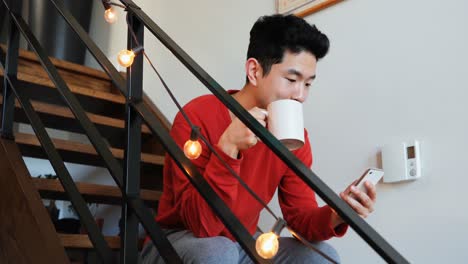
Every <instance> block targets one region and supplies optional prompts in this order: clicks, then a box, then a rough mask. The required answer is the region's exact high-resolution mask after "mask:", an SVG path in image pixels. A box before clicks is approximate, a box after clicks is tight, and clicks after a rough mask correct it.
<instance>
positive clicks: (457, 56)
mask: <svg viewBox="0 0 468 264" xmlns="http://www.w3.org/2000/svg"><path fill="white" fill-rule="evenodd" d="M136 2H137V3H138V4H140V5H141V6H142V7H143V9H144V10H146V12H147V13H148V14H149V15H150V16H151V17H152V18H153V20H155V21H156V22H157V23H158V24H159V25H160V26H161V27H162V28H163V29H164V30H166V32H168V34H169V35H170V36H171V37H172V38H173V39H174V40H175V41H176V42H177V43H178V44H179V45H180V46H182V47H183V48H184V49H185V50H186V51H187V52H188V53H189V54H190V55H191V56H192V57H193V58H194V59H195V60H196V61H197V62H198V63H199V64H201V66H202V67H203V68H204V69H205V70H206V71H207V72H208V73H209V74H211V75H212V76H213V77H214V78H215V79H216V80H217V81H218V82H219V83H220V84H221V85H222V86H223V87H225V88H226V89H230V88H239V87H241V86H242V84H243V82H244V73H243V72H244V69H243V65H244V60H245V53H246V49H247V44H248V32H249V29H250V27H251V25H252V24H253V22H254V21H255V20H256V18H257V17H259V16H260V15H263V14H271V13H273V11H274V1H273V0H262V1H246V0H244V1H215V0H210V1H208V0H206V1H183V4H182V3H181V1H161V0H158V1H148V0H147V1H136ZM448 2H449V1H445V2H444V1H435V0H426V1H422V0H419V1H402V0H400V1H383V0H380V1H379V0H374V1H371V0H367V1H365V0H352V1H351V0H349V1H345V2H343V3H340V4H338V5H336V6H334V7H331V8H329V9H327V10H324V11H321V12H319V13H317V14H314V15H312V16H309V17H307V20H308V21H309V22H311V23H315V24H317V26H318V27H319V28H320V29H321V30H323V31H324V32H325V33H326V34H328V36H329V37H330V39H331V50H330V53H329V55H328V56H327V57H326V58H325V59H324V60H323V61H321V62H320V63H319V68H318V79H317V81H316V83H315V84H314V88H313V89H312V92H311V95H310V98H309V100H308V102H307V103H306V106H305V115H306V127H307V128H308V130H309V132H310V135H311V141H312V146H313V150H314V157H315V158H314V160H315V162H314V166H313V170H314V171H315V172H316V173H317V174H318V175H320V176H321V178H322V179H323V180H324V181H325V182H326V183H327V184H329V185H330V187H331V188H332V189H334V190H335V191H336V192H339V191H341V190H342V189H343V188H345V187H346V186H347V185H348V184H349V183H350V182H351V181H352V180H354V179H355V178H356V177H358V176H359V175H360V174H361V172H362V171H363V170H364V169H365V168H367V167H369V166H372V167H374V166H380V165H381V164H380V163H379V150H380V147H381V146H382V145H384V144H386V143H390V142H401V141H405V140H409V139H419V140H420V141H421V144H422V146H421V147H422V161H423V166H424V167H423V178H422V179H420V180H418V181H415V182H409V183H401V184H380V185H379V186H378V192H379V196H378V202H377V205H376V211H375V213H374V214H373V215H372V216H371V217H369V218H368V221H369V223H370V224H371V225H372V226H373V227H375V228H376V230H377V231H378V232H379V233H380V234H381V235H382V236H383V237H384V238H386V239H387V240H388V241H389V242H390V243H391V244H392V245H393V246H394V247H395V248H396V249H397V250H399V251H400V252H401V253H402V254H403V255H404V256H405V257H406V258H407V259H408V260H410V261H411V262H413V263H440V262H446V263H459V262H462V261H463V260H464V259H467V258H468V251H466V250H463V249H464V246H465V245H467V244H468V231H467V229H466V228H465V226H466V223H468V213H467V210H466V206H463V205H462V201H463V200H467V198H468V197H467V196H468V195H467V192H466V191H465V188H464V187H465V186H466V185H467V184H468V178H466V177H464V176H466V172H464V171H463V164H467V163H468V158H467V157H468V156H467V155H466V154H465V150H466V149H467V148H468V140H467V139H466V138H465V136H466V135H468V125H467V123H466V121H465V122H464V121H463V120H465V119H466V118H463V117H462V116H463V115H464V114H465V113H467V112H468V111H467V110H468V109H467V108H468V106H467V104H466V101H467V97H468V91H467V90H466V87H467V84H468V81H467V79H466V78H464V76H466V75H467V71H468V68H467V67H466V65H465V61H466V60H467V59H468V51H467V50H466V49H465V47H467V46H468V43H467V42H468V37H467V35H466V29H465V26H464V25H466V24H468V17H467V16H466V15H465V13H466V10H468V2H466V1H462V0H454V1H450V3H448ZM111 33H112V34H110V41H109V43H110V46H109V50H110V51H109V54H110V53H113V52H117V51H118V50H119V48H116V46H120V47H125V44H126V43H125V42H126V33H125V31H124V30H123V28H122V27H121V28H120V29H119V30H115V29H114V30H112V32H111ZM148 35H149V34H147V38H146V40H145V41H146V45H145V47H146V51H147V52H148V54H149V55H150V57H151V58H152V60H153V61H154V62H155V63H156V65H157V67H158V68H159V69H160V70H161V73H162V74H163V75H164V76H165V77H166V81H167V82H168V84H169V86H170V87H171V88H172V89H173V90H174V91H175V94H176V96H177V98H179V99H180V101H181V102H182V103H185V102H187V101H188V100H190V99H192V98H194V97H196V96H198V95H200V94H204V93H207V92H208V91H207V90H206V89H205V88H203V86H202V85H201V84H200V83H199V82H198V81H196V80H195V79H194V78H193V77H191V75H190V74H189V73H188V72H187V70H185V69H184V68H183V67H182V66H181V65H180V63H178V62H176V61H175V59H174V58H173V57H172V56H170V54H168V52H166V51H165V50H164V49H161V47H160V45H159V44H157V42H156V41H155V40H154V39H153V38H152V37H148ZM144 74H145V90H146V92H147V93H148V94H149V95H150V96H151V97H152V98H153V100H154V101H155V102H156V103H157V104H158V105H159V106H160V107H161V108H162V110H163V111H164V112H165V113H166V115H167V116H168V118H169V119H172V118H173V116H174V115H175V113H176V108H175V106H174V105H173V104H172V103H171V102H170V101H169V100H168V97H167V96H166V93H165V92H164V91H163V90H162V89H161V87H160V85H158V83H159V82H158V81H157V79H156V77H155V75H154V74H153V73H152V72H151V71H150V69H149V67H146V69H145V73H144ZM272 206H273V207H275V210H276V211H277V212H279V209H278V207H277V205H276V204H274V205H273V204H272ZM261 226H263V227H264V228H265V229H268V228H269V227H270V226H271V220H270V219H268V217H265V218H264V219H263V220H262V223H261ZM331 243H332V244H333V245H334V246H335V247H336V248H337V249H338V250H339V252H340V255H341V256H342V260H343V262H344V263H381V262H383V261H382V260H381V259H380V257H379V256H378V255H376V254H375V253H374V252H373V251H372V250H371V249H370V248H369V247H368V246H367V244H365V242H363V241H362V240H361V239H360V238H359V237H358V236H357V235H356V234H355V233H354V232H353V231H352V230H350V231H349V233H348V234H347V235H346V236H345V237H344V238H342V239H332V240H331Z"/></svg>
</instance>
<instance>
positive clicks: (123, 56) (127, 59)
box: [117, 50, 135, 67]
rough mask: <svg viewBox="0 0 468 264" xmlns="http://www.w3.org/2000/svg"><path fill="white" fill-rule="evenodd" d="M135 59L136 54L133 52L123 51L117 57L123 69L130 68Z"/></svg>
mask: <svg viewBox="0 0 468 264" xmlns="http://www.w3.org/2000/svg"><path fill="white" fill-rule="evenodd" d="M133 58H135V52H133V51H131V50H122V51H120V52H119V55H117V60H118V61H119V64H120V65H122V67H130V66H132V63H133Z"/></svg>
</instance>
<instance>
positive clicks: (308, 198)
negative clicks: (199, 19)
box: [142, 15, 376, 263]
mask: <svg viewBox="0 0 468 264" xmlns="http://www.w3.org/2000/svg"><path fill="white" fill-rule="evenodd" d="M328 48H329V40H328V38H327V36H326V35H324V34H323V33H321V32H320V31H319V30H318V29H317V28H316V27H315V26H311V25H309V24H308V23H307V22H306V21H305V20H303V19H301V18H298V17H295V16H291V15H288V16H283V15H273V16H264V17H261V18H260V19H258V20H257V22H256V23H255V24H254V26H253V27H252V29H251V31H250V44H249V47H248V52H247V61H246V64H245V69H246V76H247V80H246V83H245V85H244V86H243V87H242V89H240V90H232V91H229V93H230V94H231V95H232V96H233V97H234V99H235V100H237V101H238V102H239V104H241V105H242V106H243V107H244V108H245V109H247V110H248V111H249V112H250V114H251V115H252V116H253V117H254V118H256V119H257V120H258V122H259V123H260V124H262V125H264V126H266V122H267V117H266V114H265V110H264V109H265V108H266V107H267V105H268V104H270V103H271V102H273V101H277V100H281V99H292V100H296V101H298V102H300V103H303V102H304V101H305V100H306V99H307V95H308V92H309V89H310V87H311V85H312V83H313V80H314V79H315V77H316V74H315V72H316V66H317V61H318V60H319V59H321V58H323V57H324V56H325V55H326V53H327V52H328ZM184 110H185V112H186V113H187V114H188V115H189V118H190V119H191V120H192V122H193V123H194V124H195V125H197V126H199V127H201V132H202V133H203V134H204V136H205V137H206V138H207V139H209V140H210V142H211V144H212V145H213V146H214V147H215V148H216V150H217V151H218V152H219V153H220V155H221V156H222V157H223V159H224V160H225V161H226V162H227V163H228V164H229V165H230V166H231V167H232V169H234V170H235V172H236V173H237V174H238V175H239V176H240V177H241V178H242V179H243V180H244V181H245V182H246V184H247V185H248V186H249V187H250V188H251V189H252V190H253V191H254V192H255V193H256V194H257V195H258V196H259V197H260V198H261V199H263V201H265V202H268V201H270V200H271V198H272V197H273V195H274V193H275V191H276V190H278V197H279V203H280V207H281V210H282V212H283V216H284V219H285V220H286V222H287V223H288V225H289V226H291V227H292V229H293V230H295V231H296V232H298V233H299V234H300V235H301V236H303V237H304V238H306V239H307V240H308V241H311V242H313V243H314V246H315V247H316V248H318V249H319V250H321V251H323V252H324V253H325V254H327V255H329V256H330V257H331V258H333V259H335V260H338V259H339V256H338V254H337V253H336V251H335V250H334V249H333V248H332V247H331V246H330V245H329V244H327V243H325V242H323V241H324V240H327V239H330V238H332V237H339V236H343V235H344V234H345V232H346V230H347V228H348V226H347V225H346V224H345V223H344V221H343V220H342V219H341V218H340V217H339V216H338V215H337V214H336V213H335V212H334V211H333V210H332V209H331V208H330V207H329V206H323V207H319V206H318V204H317V202H316V198H315V193H314V191H313V190H311V189H310V188H309V186H307V185H306V184H305V183H304V182H303V181H302V180H301V179H300V178H299V177H298V176H297V175H296V174H295V173H294V172H293V171H291V170H290V169H289V168H288V167H287V166H286V165H285V164H284V163H283V162H282V161H281V160H280V159H279V158H278V157H276V156H275V155H274V154H273V153H272V152H271V150H270V149H269V148H268V147H266V146H265V145H264V144H263V143H262V142H259V141H258V139H257V137H256V136H255V135H254V134H253V133H252V131H250V130H249V129H248V128H247V127H246V126H245V125H244V124H243V123H242V122H241V121H240V120H239V119H238V118H236V117H235V116H234V115H233V114H232V113H231V112H229V110H228V109H227V108H226V107H225V106H224V105H223V104H222V103H220V102H219V101H218V100H217V99H216V98H215V97H214V96H213V95H205V96H201V97H198V98H196V99H194V100H192V101H191V102H189V103H188V104H187V105H186V106H184ZM190 132H191V129H190V126H189V125H188V124H187V123H186V122H185V120H184V119H183V117H182V115H181V113H178V114H177V116H176V118H175V120H174V123H173V127H172V130H171V136H172V137H173V138H174V140H175V141H176V142H177V143H178V144H179V146H180V147H181V148H182V147H183V145H184V143H185V142H186V140H187V139H188V138H190ZM304 139H305V140H304V141H305V144H304V146H302V147H301V148H299V149H297V150H294V151H293V153H294V154H295V155H296V156H297V157H298V158H299V159H300V160H301V161H302V162H303V163H304V164H305V165H307V166H309V167H310V166H311V165H312V150H311V146H310V142H309V138H308V133H307V131H306V130H305V131H304ZM193 163H194V164H195V165H196V166H197V167H198V169H199V171H200V173H202V174H203V176H204V177H205V179H206V180H207V181H208V183H209V184H210V185H211V187H212V188H213V189H214V190H215V191H216V192H217V194H218V195H219V196H220V197H221V199H223V201H224V202H225V203H226V205H227V206H229V207H230V209H231V210H232V211H233V213H234V214H235V215H236V216H237V217H238V218H239V220H240V221H241V222H242V224H243V225H244V226H245V227H246V228H247V229H248V230H249V231H250V232H251V234H252V236H254V237H256V236H258V234H256V228H257V224H258V220H259V216H260V212H261V210H262V209H263V208H262V206H261V205H260V204H259V203H258V202H256V201H255V200H254V198H252V197H251V195H249V194H248V193H247V191H246V190H245V189H244V188H242V187H240V184H239V182H238V181H237V180H236V179H235V178H234V177H233V176H232V175H230V173H229V171H228V170H227V169H226V168H224V166H223V165H222V163H221V162H220V161H219V160H218V159H217V158H216V157H215V155H212V153H211V152H210V150H209V149H208V148H207V147H206V146H204V147H203V152H202V154H201V156H200V157H199V158H198V159H196V160H193ZM365 187H366V188H367V189H366V191H365V192H363V191H360V190H359V189H358V188H356V187H355V186H354V185H353V184H352V185H350V186H349V187H348V188H347V189H346V190H344V191H343V192H342V193H340V197H341V198H342V199H343V200H344V201H346V202H347V203H348V204H349V205H350V206H351V208H353V209H354V210H355V211H356V212H357V213H358V214H359V215H361V216H362V217H367V216H368V215H369V214H370V213H371V212H372V211H373V208H374V203H375V199H376V191H375V186H374V185H373V184H371V183H365ZM351 194H352V195H351ZM156 220H157V222H158V223H159V224H160V225H161V226H162V227H164V228H165V229H166V232H167V234H168V239H169V241H171V242H172V245H173V246H174V248H175V249H176V251H177V252H178V254H179V255H180V256H181V257H182V258H183V261H184V262H191V263H192V262H193V263H249V261H250V259H249V258H248V256H246V254H245V252H244V251H243V250H242V249H241V248H240V246H239V244H238V243H237V242H236V241H235V239H234V238H233V237H232V235H231V234H230V232H229V231H228V230H227V229H226V228H225V227H224V224H223V223H222V222H221V221H220V220H219V219H218V217H217V216H216V215H215V214H214V213H213V212H212V210H211V208H210V207H209V206H208V205H207V203H206V202H205V201H204V200H203V198H202V197H201V196H200V194H199V193H198V192H197V191H196V190H195V189H194V187H193V186H192V185H191V184H190V183H189V181H188V180H187V178H186V177H185V175H184V174H183V172H182V171H180V169H179V168H178V167H177V166H176V164H175V162H174V161H173V160H172V159H171V158H169V157H167V158H166V163H165V166H164V190H163V195H162V197H161V199H160V202H159V211H158V216H157V218H156ZM280 245H281V246H280V251H279V252H278V254H277V255H276V257H275V258H274V259H273V261H274V262H275V263H295V262H296V263H297V262H300V263H327V260H326V259H324V258H322V257H321V256H319V255H318V254H317V253H316V252H314V251H312V250H310V249H308V248H307V247H306V246H305V245H303V244H301V243H300V242H298V241H297V240H296V239H294V238H280ZM142 257H143V261H144V262H143V263H161V262H162V259H161V258H160V256H159V254H158V253H157V250H156V248H155V247H154V246H153V245H152V243H151V242H148V243H147V244H146V245H145V247H144V249H143V251H142Z"/></svg>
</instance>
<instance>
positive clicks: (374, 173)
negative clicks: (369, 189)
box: [354, 168, 384, 192]
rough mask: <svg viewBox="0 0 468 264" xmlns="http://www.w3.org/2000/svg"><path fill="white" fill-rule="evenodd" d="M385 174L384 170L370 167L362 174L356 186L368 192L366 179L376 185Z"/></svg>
mask: <svg viewBox="0 0 468 264" xmlns="http://www.w3.org/2000/svg"><path fill="white" fill-rule="evenodd" d="M383 175H384V171H383V170H381V169H375V168H369V169H367V170H366V171H365V172H364V173H363V174H362V176H361V177H360V178H359V179H358V180H357V182H356V183H355V184H354V186H356V187H357V188H358V189H359V190H361V191H363V192H366V186H365V185H364V183H365V182H366V181H369V182H371V183H372V184H374V185H376V184H377V183H378V182H379V181H380V179H382V177H383Z"/></svg>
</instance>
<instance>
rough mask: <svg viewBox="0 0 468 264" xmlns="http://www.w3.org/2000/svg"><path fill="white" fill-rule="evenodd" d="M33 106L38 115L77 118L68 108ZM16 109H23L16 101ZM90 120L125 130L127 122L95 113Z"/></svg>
mask: <svg viewBox="0 0 468 264" xmlns="http://www.w3.org/2000/svg"><path fill="white" fill-rule="evenodd" d="M2 104H3V95H1V94H0V105H2ZM31 104H32V106H33V108H34V110H35V111H36V112H38V113H42V114H46V115H53V116H57V117H60V118H64V119H73V120H75V116H74V115H73V113H72V111H71V110H70V108H68V107H64V106H58V105H53V104H47V103H43V102H38V101H31ZM15 107H16V108H22V107H21V105H20V103H19V102H18V101H17V100H16V101H15ZM86 115H87V116H88V118H89V119H90V121H91V122H93V123H94V124H98V125H102V126H110V127H114V128H120V129H123V128H125V121H124V120H122V119H117V118H111V117H107V116H102V115H97V114H93V113H86ZM141 130H142V133H146V134H148V133H151V131H150V130H149V128H148V126H146V125H144V124H143V125H142V127H141Z"/></svg>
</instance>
